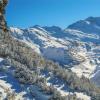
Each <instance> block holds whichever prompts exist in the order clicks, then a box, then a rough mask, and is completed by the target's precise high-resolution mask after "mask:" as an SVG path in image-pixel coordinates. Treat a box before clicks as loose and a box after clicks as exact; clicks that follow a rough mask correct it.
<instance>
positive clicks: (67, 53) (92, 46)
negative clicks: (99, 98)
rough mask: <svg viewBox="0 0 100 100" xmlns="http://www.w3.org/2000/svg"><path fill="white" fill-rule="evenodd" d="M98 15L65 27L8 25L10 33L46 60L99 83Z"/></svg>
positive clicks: (99, 22) (99, 35) (99, 41)
mask: <svg viewBox="0 0 100 100" xmlns="http://www.w3.org/2000/svg"><path fill="white" fill-rule="evenodd" d="M99 26H100V18H99V17H89V18H87V19H85V20H81V21H78V22H76V23H74V24H72V25H70V26H68V28H66V29H61V28H59V27H57V26H52V27H48V26H45V27H41V26H38V25H36V26H33V27H30V28H27V29H20V28H14V27H10V31H11V34H12V36H14V37H15V38H16V39H18V40H20V41H23V42H25V43H26V44H28V45H29V46H30V47H31V48H32V49H33V50H34V51H35V52H37V53H39V54H40V55H42V56H44V57H45V58H47V59H50V60H53V61H55V62H58V63H59V64H61V65H63V66H65V68H69V69H71V70H72V71H73V72H75V73H76V74H77V75H78V76H79V77H81V76H82V75H84V76H86V77H88V78H90V79H91V80H92V81H94V82H95V83H96V84H97V85H99V84H100V82H99V80H98V81H95V80H97V79H100V34H99V31H100V30H99Z"/></svg>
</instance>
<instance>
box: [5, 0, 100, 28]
mask: <svg viewBox="0 0 100 100" xmlns="http://www.w3.org/2000/svg"><path fill="white" fill-rule="evenodd" d="M6 9H7V12H6V18H7V22H8V26H16V27H22V28H26V27H30V26H34V25H41V26H52V25H56V26H60V27H62V28H66V27H67V26H68V25H70V24H72V23H73V22H75V21H77V20H80V19H84V18H87V17H89V16H94V17H95V16H97V17H98V16H100V0H9V4H8V6H7V8H6Z"/></svg>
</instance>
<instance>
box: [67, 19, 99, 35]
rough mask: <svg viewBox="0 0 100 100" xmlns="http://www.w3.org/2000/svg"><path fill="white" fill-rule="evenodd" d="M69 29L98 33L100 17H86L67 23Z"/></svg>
mask: <svg viewBox="0 0 100 100" xmlns="http://www.w3.org/2000/svg"><path fill="white" fill-rule="evenodd" d="M68 28H69V29H74V30H79V31H82V32H85V33H95V34H99V33H100V17H88V18H86V19H84V20H80V21H77V22H76V23H74V24H72V25H69V26H68Z"/></svg>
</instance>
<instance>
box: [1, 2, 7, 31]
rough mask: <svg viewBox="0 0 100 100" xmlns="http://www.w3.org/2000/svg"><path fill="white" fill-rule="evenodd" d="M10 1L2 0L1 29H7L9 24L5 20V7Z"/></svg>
mask: <svg viewBox="0 0 100 100" xmlns="http://www.w3.org/2000/svg"><path fill="white" fill-rule="evenodd" d="M7 3H8V0H0V29H2V30H3V31H7V25H6V21H5V17H4V14H5V7H6V5H7Z"/></svg>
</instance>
